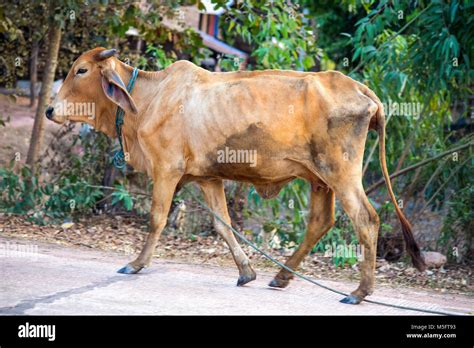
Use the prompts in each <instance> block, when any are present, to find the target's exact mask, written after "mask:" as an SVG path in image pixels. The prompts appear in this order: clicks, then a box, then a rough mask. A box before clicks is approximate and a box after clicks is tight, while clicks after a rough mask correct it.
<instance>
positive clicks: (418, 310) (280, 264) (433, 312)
mask: <svg viewBox="0 0 474 348" xmlns="http://www.w3.org/2000/svg"><path fill="white" fill-rule="evenodd" d="M184 189H185V190H187V192H188V193H189V194H190V195H191V196H192V197H193V198H194V199H195V200H196V201H197V202H198V203H199V204H200V205H202V206H203V207H204V208H205V209H206V210H208V211H209V212H210V213H211V214H212V215H214V217H215V218H216V219H218V220H219V221H220V222H221V223H223V224H224V225H225V226H226V227H227V228H228V229H230V230H231V231H232V232H233V233H234V234H235V235H236V236H237V237H239V238H240V239H241V240H242V241H243V242H244V243H246V244H247V245H249V246H250V247H251V248H252V249H254V250H256V251H257V252H259V253H260V254H262V255H263V256H265V257H266V258H267V259H268V260H270V261H272V262H273V263H275V264H276V265H278V266H280V267H281V268H284V269H286V270H287V271H288V272H291V273H292V274H294V275H295V276H297V277H298V278H301V279H303V280H306V281H307V282H310V283H312V284H314V285H317V286H319V287H321V288H323V289H326V290H329V291H331V292H334V293H336V294H339V295H343V296H349V294H346V293H345V292H342V291H339V290H337V289H334V288H331V287H329V286H327V285H324V284H321V283H319V282H317V281H316V280H314V279H311V278H309V277H307V276H305V275H303V274H301V273H299V272H296V271H294V270H292V269H291V268H289V267H287V266H286V265H284V264H283V263H281V262H280V261H278V260H277V259H275V258H274V257H272V256H271V255H270V254H268V253H266V252H265V251H263V250H261V249H260V248H259V247H257V246H256V245H255V244H254V243H252V242H251V241H249V240H248V239H247V238H246V237H245V236H244V235H243V234H241V233H240V232H238V231H237V230H236V229H235V228H233V227H232V226H230V225H229V224H228V223H227V222H226V221H224V220H223V219H222V218H221V217H220V216H219V215H218V214H216V213H215V212H214V211H213V210H212V209H211V208H210V207H209V206H208V205H207V204H206V203H204V202H203V201H202V200H201V199H200V198H199V197H197V196H196V195H195V194H194V193H193V192H191V190H188V189H187V187H184ZM363 301H364V302H367V303H372V304H376V305H380V306H385V307H392V308H397V309H404V310H409V311H416V312H422V313H430V314H439V315H461V314H457V313H448V312H442V311H436V310H431V309H422V308H415V307H410V306H401V305H396V304H391V303H386V302H380V301H373V300H366V299H363Z"/></svg>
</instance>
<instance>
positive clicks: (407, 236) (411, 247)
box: [366, 90, 426, 271]
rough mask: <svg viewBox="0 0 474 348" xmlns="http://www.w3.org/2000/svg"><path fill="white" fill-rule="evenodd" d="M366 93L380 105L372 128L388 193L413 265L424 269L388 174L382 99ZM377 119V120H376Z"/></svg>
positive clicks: (422, 260)
mask: <svg viewBox="0 0 474 348" xmlns="http://www.w3.org/2000/svg"><path fill="white" fill-rule="evenodd" d="M367 92H368V93H366V95H367V96H368V97H369V98H370V99H372V100H373V101H374V102H375V103H376V104H377V106H378V109H377V112H376V113H375V119H372V120H371V128H372V129H375V130H376V131H377V133H378V135H379V160H380V166H381V167H382V173H383V177H384V179H385V183H386V185H387V190H388V194H389V196H390V199H391V200H392V203H393V205H394V206H395V211H396V213H397V216H398V219H399V220H400V224H401V226H402V232H403V239H404V240H405V245H406V249H407V251H408V254H410V256H411V260H412V262H413V266H415V268H416V269H418V270H419V271H424V270H425V269H426V264H425V260H424V259H423V256H422V255H421V252H420V248H419V246H418V244H417V243H416V241H415V238H414V237H413V232H412V227H411V225H410V222H409V221H408V220H407V218H406V217H405V214H403V211H402V210H401V209H400V207H399V206H398V203H397V199H396V198H395V194H394V193H393V189H392V184H391V182H390V176H389V174H388V169H387V162H386V159H385V113H384V109H383V105H382V103H381V102H380V99H379V98H378V97H377V96H376V95H375V93H374V92H372V91H371V90H368V91H367ZM374 121H375V122H374Z"/></svg>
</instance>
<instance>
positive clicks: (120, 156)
mask: <svg viewBox="0 0 474 348" xmlns="http://www.w3.org/2000/svg"><path fill="white" fill-rule="evenodd" d="M137 76H138V69H137V68H133V72H132V77H131V78H130V81H128V85H127V91H128V93H129V94H131V93H132V90H133V86H135V81H136V80H137ZM124 114H125V111H123V109H122V108H121V107H120V106H117V113H116V114H115V130H116V131H117V136H118V141H119V144H120V150H118V151H116V152H115V154H114V158H113V160H112V163H113V164H114V166H115V167H116V168H118V169H123V168H125V166H126V164H127V162H126V161H125V153H124V151H123V143H122V125H123V116H124Z"/></svg>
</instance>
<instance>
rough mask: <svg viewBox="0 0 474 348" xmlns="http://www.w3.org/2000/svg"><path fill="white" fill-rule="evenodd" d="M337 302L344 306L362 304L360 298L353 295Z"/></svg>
mask: <svg viewBox="0 0 474 348" xmlns="http://www.w3.org/2000/svg"><path fill="white" fill-rule="evenodd" d="M339 302H341V303H346V304H359V303H361V302H362V298H360V297H359V296H355V295H349V296H347V297H344V298H343V299H342V300H340V301H339Z"/></svg>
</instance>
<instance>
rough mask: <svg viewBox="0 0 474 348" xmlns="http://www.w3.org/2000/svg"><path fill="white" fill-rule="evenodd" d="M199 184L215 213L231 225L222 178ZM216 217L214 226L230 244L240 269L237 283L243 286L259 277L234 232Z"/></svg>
mask: <svg viewBox="0 0 474 348" xmlns="http://www.w3.org/2000/svg"><path fill="white" fill-rule="evenodd" d="M199 185H200V186H201V189H202V191H203V193H204V197H205V199H206V202H207V204H208V205H209V207H210V208H211V209H212V211H213V212H214V213H216V214H217V215H219V216H220V218H221V219H222V220H223V221H225V223H226V224H227V225H229V226H230V225H231V220H230V216H229V212H228V210H227V204H226V199H225V192H224V184H223V183H222V180H210V181H203V182H200V183H199ZM213 218H214V228H215V229H216V231H217V232H218V233H219V234H220V235H221V236H222V238H224V240H225V241H226V243H227V245H228V246H229V249H230V252H231V253H232V256H233V257H234V261H235V263H236V265H237V268H238V269H239V279H238V280H237V285H238V286H242V285H244V284H246V283H248V282H250V281H252V280H254V279H256V278H257V275H256V274H255V272H254V270H253V269H252V267H251V266H250V262H249V259H248V257H247V255H245V253H244V252H243V250H242V248H241V247H240V245H239V243H237V240H236V239H235V237H234V233H233V232H232V231H231V230H229V228H228V227H226V226H225V225H224V224H223V223H222V221H220V220H219V219H217V218H216V217H215V216H213Z"/></svg>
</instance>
